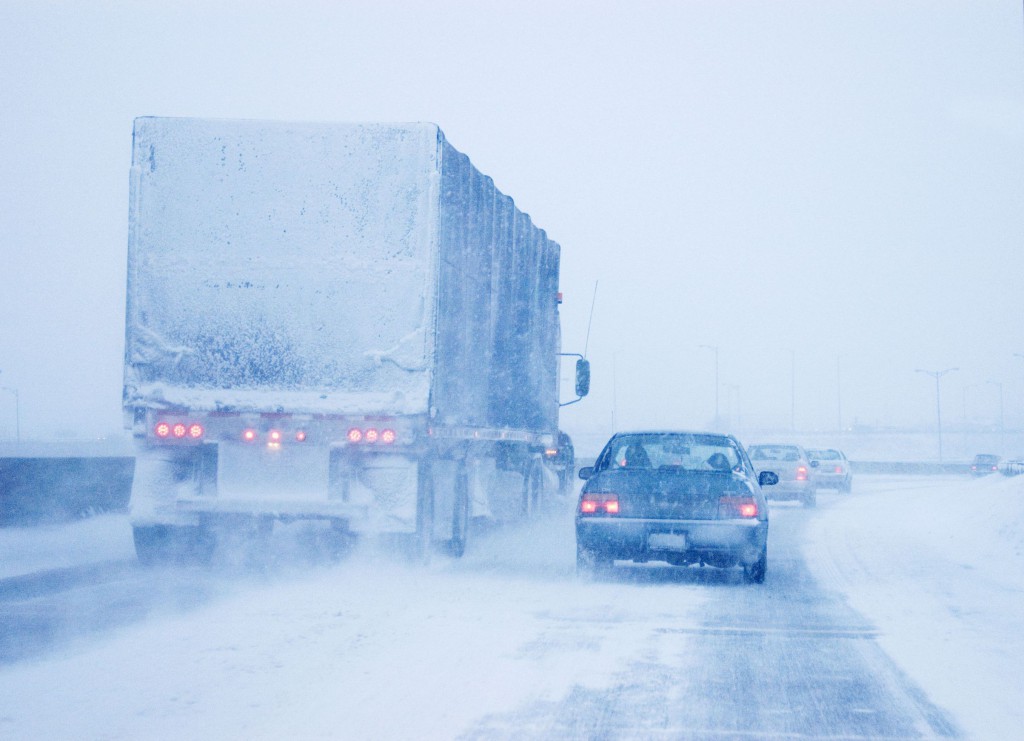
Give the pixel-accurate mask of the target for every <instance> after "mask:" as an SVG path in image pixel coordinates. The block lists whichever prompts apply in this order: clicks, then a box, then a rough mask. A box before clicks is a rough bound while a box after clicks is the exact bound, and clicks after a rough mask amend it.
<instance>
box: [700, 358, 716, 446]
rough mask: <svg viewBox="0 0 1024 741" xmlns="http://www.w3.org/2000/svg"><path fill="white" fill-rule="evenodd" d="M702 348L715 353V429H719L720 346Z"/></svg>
mask: <svg viewBox="0 0 1024 741" xmlns="http://www.w3.org/2000/svg"><path fill="white" fill-rule="evenodd" d="M701 347H703V348H706V349H708V350H714V351H715V429H716V430H717V429H718V427H719V420H720V417H719V416H718V388H719V386H718V346H717V345H701Z"/></svg>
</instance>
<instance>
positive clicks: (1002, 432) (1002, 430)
mask: <svg viewBox="0 0 1024 741" xmlns="http://www.w3.org/2000/svg"><path fill="white" fill-rule="evenodd" d="M986 383H990V384H992V385H993V386H996V387H997V388H998V389H999V453H1000V455H1002V454H1003V450H1004V449H1005V447H1006V424H1005V422H1004V417H1003V384H1002V382H1001V381H986Z"/></svg>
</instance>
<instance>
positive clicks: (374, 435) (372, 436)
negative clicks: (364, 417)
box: [366, 427, 380, 443]
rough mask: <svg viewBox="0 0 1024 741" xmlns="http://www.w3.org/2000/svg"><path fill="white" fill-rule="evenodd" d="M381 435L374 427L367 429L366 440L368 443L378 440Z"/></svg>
mask: <svg viewBox="0 0 1024 741" xmlns="http://www.w3.org/2000/svg"><path fill="white" fill-rule="evenodd" d="M379 437H380V433H378V432H377V430H375V429H373V428H372V427H371V428H370V429H368V430H367V431H366V442H368V443H375V442H377V439H378V438H379Z"/></svg>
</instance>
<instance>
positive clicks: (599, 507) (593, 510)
mask: <svg viewBox="0 0 1024 741" xmlns="http://www.w3.org/2000/svg"><path fill="white" fill-rule="evenodd" d="M580 514H581V515H598V514H608V515H617V514H619V496H618V495H617V494H584V495H583V498H582V499H580Z"/></svg>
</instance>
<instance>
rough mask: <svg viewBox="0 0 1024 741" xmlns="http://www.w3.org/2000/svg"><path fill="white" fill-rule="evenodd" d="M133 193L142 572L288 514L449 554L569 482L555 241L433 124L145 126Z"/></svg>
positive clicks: (583, 368)
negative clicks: (477, 524)
mask: <svg viewBox="0 0 1024 741" xmlns="http://www.w3.org/2000/svg"><path fill="white" fill-rule="evenodd" d="M129 192H130V195H129V201H130V202H129V230H128V260H127V302H126V304H127V306H126V329H125V363H124V393H123V409H124V416H125V426H126V429H129V430H130V431H131V433H132V437H133V441H134V449H135V461H136V463H135V473H134V479H133V482H132V491H131V499H130V519H131V524H132V529H133V533H134V541H135V548H136V552H137V555H138V557H139V559H140V561H142V562H143V563H158V562H164V561H167V560H196V559H209V558H210V557H211V556H212V554H213V552H214V550H215V547H216V543H217V540H218V538H219V537H221V535H223V533H224V531H225V530H231V531H234V532H237V531H239V530H243V531H253V532H260V533H267V532H269V531H272V530H273V528H274V527H275V525H276V524H277V523H280V522H292V521H296V520H318V521H324V522H326V523H329V526H325V527H327V529H328V530H329V531H331V532H334V531H336V532H338V533H339V535H340V536H343V537H346V538H348V537H351V538H358V537H360V536H365V535H373V534H390V535H392V536H394V535H397V536H398V540H399V541H400V542H404V543H406V544H408V545H409V546H410V548H411V550H412V552H413V553H415V554H417V555H421V556H425V555H427V554H429V553H430V552H432V551H434V550H438V549H446V550H447V551H448V552H450V553H451V554H453V555H454V556H460V555H462V553H463V552H464V550H465V547H466V542H467V537H468V534H469V531H470V521H471V519H473V518H477V517H480V518H488V519H494V520H499V521H501V520H506V519H510V518H518V517H529V516H531V514H532V513H534V512H535V511H536V510H537V508H538V507H539V506H540V505H541V504H542V502H543V500H544V498H545V497H546V496H547V495H548V494H549V493H553V489H555V488H557V487H556V486H554V487H553V486H551V483H550V482H551V481H552V480H553V479H554V478H555V477H554V476H553V475H552V473H551V469H550V467H549V466H548V465H547V464H546V460H548V458H549V457H551V458H558V457H559V456H558V453H557V450H558V449H557V443H558V440H559V421H558V418H559V408H560V406H564V405H565V404H567V403H573V402H574V401H578V400H579V399H580V398H581V397H582V396H584V395H586V393H587V390H588V388H589V378H590V370H589V364H588V362H587V360H586V359H585V358H583V357H582V356H578V355H576V356H575V357H576V360H575V363H576V369H575V370H576V386H575V389H574V390H575V393H576V397H575V398H574V399H570V400H568V401H560V399H559V392H560V382H559V380H560V363H561V362H562V358H563V357H573V355H572V354H563V353H562V351H561V331H560V326H559V303H560V302H561V294H560V293H559V284H558V276H559V256H560V255H559V250H560V248H559V245H558V244H557V243H556V242H554V241H552V240H551V239H549V238H548V236H547V234H546V232H545V231H544V230H543V229H540V228H538V227H537V226H536V225H534V224H533V222H532V220H531V219H530V217H529V216H528V215H527V214H526V213H523V212H522V211H520V210H519V209H518V208H517V207H516V205H515V203H514V202H513V200H512V198H510V197H509V196H507V195H505V194H503V193H502V192H500V191H499V190H498V189H497V188H496V187H495V185H494V182H493V181H492V180H491V178H489V177H487V176H485V175H483V174H482V173H480V172H479V171H478V170H477V169H476V168H475V167H474V165H473V164H472V163H471V162H470V160H469V159H468V157H466V156H465V155H464V154H462V153H460V152H459V151H457V150H456V149H455V148H454V147H453V146H452V145H451V144H449V142H448V141H447V139H446V138H445V136H444V134H443V132H442V131H441V129H440V128H439V127H438V126H437V125H435V124H431V123H412V124H389V123H362V124H355V123H352V124H338V123H308V122H305V123H289V122H280V121H278V122H266V121H252V120H212V119H193V118H163V117H142V118H138V119H136V120H135V122H134V131H133V144H132V161H131V170H130V187H129ZM569 395H570V396H571V393H570V394H569Z"/></svg>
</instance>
